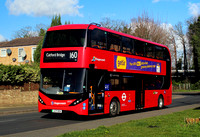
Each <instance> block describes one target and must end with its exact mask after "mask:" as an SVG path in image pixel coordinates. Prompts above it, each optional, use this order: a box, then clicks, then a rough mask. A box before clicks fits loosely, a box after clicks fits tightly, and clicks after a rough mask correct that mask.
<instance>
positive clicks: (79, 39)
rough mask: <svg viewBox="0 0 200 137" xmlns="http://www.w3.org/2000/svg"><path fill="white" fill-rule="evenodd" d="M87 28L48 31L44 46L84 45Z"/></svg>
mask: <svg viewBox="0 0 200 137" xmlns="http://www.w3.org/2000/svg"><path fill="white" fill-rule="evenodd" d="M85 31H86V30H83V29H82V30H81V29H79V30H57V31H48V32H47V35H46V39H45V42H44V45H43V48H53V47H83V46H84V41H85Z"/></svg>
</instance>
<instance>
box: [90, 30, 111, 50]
mask: <svg viewBox="0 0 200 137" xmlns="http://www.w3.org/2000/svg"><path fill="white" fill-rule="evenodd" d="M90 35H91V37H90V39H91V40H90V45H91V47H92V48H97V49H103V50H106V46H107V43H106V37H107V33H106V32H105V31H102V30H99V29H94V30H92V31H91V33H90Z"/></svg>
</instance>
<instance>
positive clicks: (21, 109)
mask: <svg viewBox="0 0 200 137" xmlns="http://www.w3.org/2000/svg"><path fill="white" fill-rule="evenodd" d="M172 95H200V92H189V93H188V92H173V93H172ZM173 99H175V98H173ZM37 111H38V106H37V105H32V106H17V107H8V108H7V107H3V108H1V107H0V116H3V115H12V114H21V113H31V112H37Z"/></svg>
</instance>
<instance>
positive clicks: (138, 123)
mask: <svg viewBox="0 0 200 137" xmlns="http://www.w3.org/2000/svg"><path fill="white" fill-rule="evenodd" d="M199 117H200V108H196V109H193V110H185V111H182V112H176V113H173V114H169V115H163V116H157V117H152V118H146V119H142V120H133V121H129V122H127V123H123V124H117V125H113V126H110V127H105V126H100V127H98V128H96V129H90V130H85V131H75V132H70V133H66V134H63V135H60V136H59V137H128V136H136V137H138V136H141V137H143V136H148V137H149V136H154V137H155V136H160V137H163V136H180V137H184V136H186V137H187V136H200V123H194V124H186V122H185V118H199Z"/></svg>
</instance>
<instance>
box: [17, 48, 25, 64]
mask: <svg viewBox="0 0 200 137" xmlns="http://www.w3.org/2000/svg"><path fill="white" fill-rule="evenodd" d="M24 54H25V51H24V48H19V49H18V61H19V62H23V61H24V60H25V55H24Z"/></svg>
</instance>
